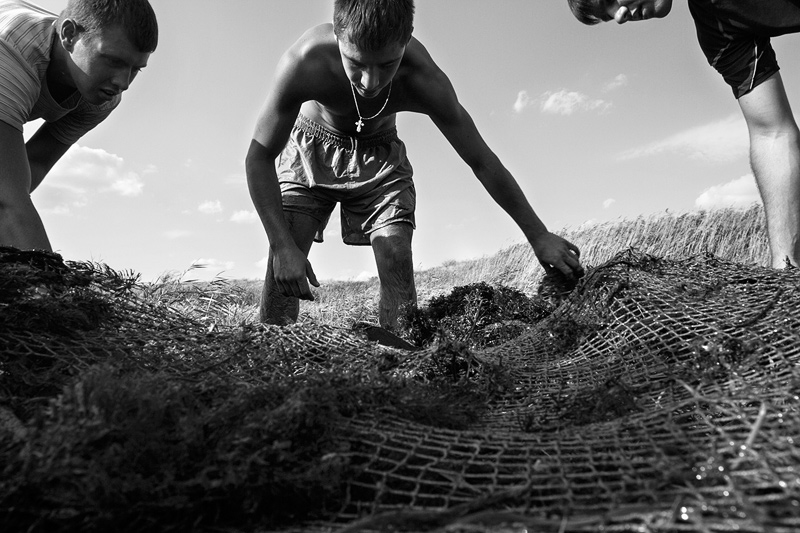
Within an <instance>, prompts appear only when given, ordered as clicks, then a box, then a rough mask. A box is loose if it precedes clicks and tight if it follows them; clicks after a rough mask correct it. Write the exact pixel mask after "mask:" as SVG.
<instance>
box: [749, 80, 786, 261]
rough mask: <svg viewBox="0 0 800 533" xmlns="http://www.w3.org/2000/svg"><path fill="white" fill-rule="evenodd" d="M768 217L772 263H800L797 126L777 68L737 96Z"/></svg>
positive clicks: (753, 166)
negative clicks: (755, 85)
mask: <svg viewBox="0 0 800 533" xmlns="http://www.w3.org/2000/svg"><path fill="white" fill-rule="evenodd" d="M739 106H740V107H741V109H742V113H744V118H745V121H746V122H747V128H748V131H749V132H750V165H751V167H752V169H753V174H754V175H755V177H756V183H758V189H759V192H760V194H761V199H762V201H763V202H764V211H765V213H766V218H767V232H768V235H769V243H770V252H771V255H772V259H771V265H772V266H773V267H774V268H781V267H784V266H786V260H787V259H788V260H789V261H790V262H791V263H792V264H793V265H795V266H800V131H798V128H797V123H796V122H795V120H794V116H793V115H792V110H791V108H790V107H789V100H788V99H787V97H786V90H785V89H784V87H783V81H782V80H781V76H780V73H776V74H775V75H774V76H772V77H771V78H769V79H768V80H767V81H765V82H764V83H762V84H761V85H759V86H758V87H756V88H755V89H753V90H752V91H751V92H750V93H748V94H746V95H744V96H742V97H741V98H740V99H739Z"/></svg>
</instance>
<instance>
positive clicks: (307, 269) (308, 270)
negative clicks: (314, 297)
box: [306, 261, 319, 287]
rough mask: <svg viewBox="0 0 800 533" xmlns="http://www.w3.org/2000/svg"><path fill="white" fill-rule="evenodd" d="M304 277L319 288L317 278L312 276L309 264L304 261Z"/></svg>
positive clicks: (312, 270)
mask: <svg viewBox="0 0 800 533" xmlns="http://www.w3.org/2000/svg"><path fill="white" fill-rule="evenodd" d="M306 277H307V278H308V281H309V282H310V283H311V284H312V285H313V286H315V287H319V281H317V276H316V274H314V269H313V268H311V263H310V262H308V261H306Z"/></svg>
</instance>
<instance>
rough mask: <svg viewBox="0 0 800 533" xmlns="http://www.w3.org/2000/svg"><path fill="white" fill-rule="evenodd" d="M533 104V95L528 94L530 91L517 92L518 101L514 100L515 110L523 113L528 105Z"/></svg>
mask: <svg viewBox="0 0 800 533" xmlns="http://www.w3.org/2000/svg"><path fill="white" fill-rule="evenodd" d="M531 104H532V101H531V97H530V96H528V91H520V92H518V93H517V101H516V102H514V112H515V113H522V112H523V111H524V110H525V108H526V107H529V106H530V105H531Z"/></svg>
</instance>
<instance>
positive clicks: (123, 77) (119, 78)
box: [112, 68, 136, 92]
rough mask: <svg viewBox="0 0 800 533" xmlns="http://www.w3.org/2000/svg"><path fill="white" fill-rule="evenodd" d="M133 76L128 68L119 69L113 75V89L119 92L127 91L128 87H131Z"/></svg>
mask: <svg viewBox="0 0 800 533" xmlns="http://www.w3.org/2000/svg"><path fill="white" fill-rule="evenodd" d="M135 76H136V75H135V74H134V73H133V71H132V69H129V68H124V69H120V70H119V71H117V73H116V74H115V75H114V78H113V81H112V83H113V84H114V87H115V88H116V89H117V90H119V91H120V92H122V91H127V90H128V87H130V86H131V82H132V81H133V78H134V77H135Z"/></svg>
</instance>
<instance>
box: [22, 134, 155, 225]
mask: <svg viewBox="0 0 800 533" xmlns="http://www.w3.org/2000/svg"><path fill="white" fill-rule="evenodd" d="M143 189H144V182H143V181H142V179H141V177H140V175H139V174H138V173H136V172H134V171H132V170H131V169H130V168H128V165H127V164H126V163H125V160H124V159H122V158H121V157H119V156H118V155H115V154H111V153H108V152H106V151H105V150H102V149H100V148H89V147H86V146H81V145H79V144H76V145H74V146H72V148H70V149H69V150H68V151H67V153H66V154H64V156H63V157H62V158H61V159H60V160H59V161H58V162H57V163H56V164H55V165H54V166H53V168H52V170H51V171H50V172H49V173H48V175H47V177H46V178H45V180H44V181H43V182H42V185H41V187H40V188H39V189H37V191H36V195H37V204H39V205H40V208H41V211H42V212H49V213H59V214H70V213H71V212H72V210H73V209H76V208H81V207H84V206H86V205H88V204H89V203H91V201H92V199H93V198H94V197H95V196H96V195H98V194H103V193H109V192H110V193H116V194H119V195H121V196H129V197H132V196H139V195H141V194H142V191H143Z"/></svg>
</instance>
